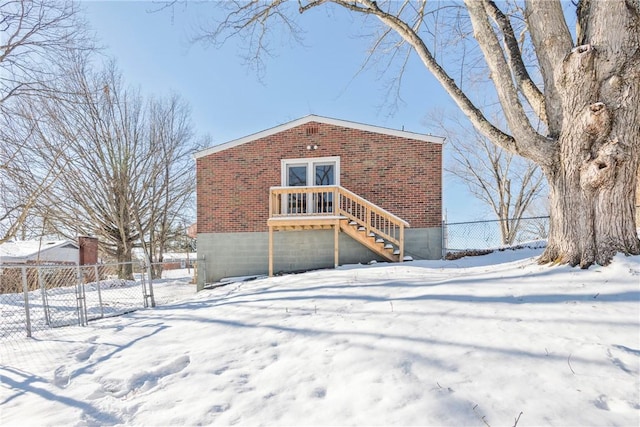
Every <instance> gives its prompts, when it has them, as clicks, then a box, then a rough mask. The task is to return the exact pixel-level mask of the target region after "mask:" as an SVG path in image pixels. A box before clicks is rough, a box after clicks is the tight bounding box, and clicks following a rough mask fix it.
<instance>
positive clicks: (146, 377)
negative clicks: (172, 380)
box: [94, 355, 191, 399]
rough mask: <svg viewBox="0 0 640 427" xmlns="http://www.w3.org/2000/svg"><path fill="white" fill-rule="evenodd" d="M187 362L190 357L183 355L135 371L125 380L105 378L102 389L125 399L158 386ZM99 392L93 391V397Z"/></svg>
mask: <svg viewBox="0 0 640 427" xmlns="http://www.w3.org/2000/svg"><path fill="white" fill-rule="evenodd" d="M189 364H191V358H190V357H189V356H187V355H185V356H180V357H178V358H176V359H174V360H173V361H171V362H169V363H168V364H166V365H163V366H160V367H158V368H157V369H153V370H151V371H142V372H139V373H136V374H134V375H132V376H131V377H130V378H129V379H128V380H126V381H122V380H109V379H105V380H103V382H102V391H103V392H104V393H106V394H109V395H111V396H113V397H116V398H122V399H127V398H129V397H131V396H133V395H136V394H140V393H145V392H148V391H150V390H153V389H154V388H156V387H158V385H159V383H160V381H161V380H162V379H163V378H165V377H169V376H171V375H175V374H177V373H179V372H181V371H183V370H184V369H185V368H186V367H187V366H189ZM101 394H102V393H97V394H96V393H94V398H98V397H100V395H101Z"/></svg>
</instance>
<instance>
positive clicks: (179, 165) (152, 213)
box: [134, 96, 195, 277]
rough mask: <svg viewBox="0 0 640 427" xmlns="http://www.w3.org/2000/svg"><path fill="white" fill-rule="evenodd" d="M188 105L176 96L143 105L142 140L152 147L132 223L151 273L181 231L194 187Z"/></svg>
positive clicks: (157, 271)
mask: <svg viewBox="0 0 640 427" xmlns="http://www.w3.org/2000/svg"><path fill="white" fill-rule="evenodd" d="M189 114H190V112H189V108H188V106H187V105H186V104H185V103H184V102H183V101H181V100H180V99H179V98H178V97H177V96H172V97H171V98H169V99H166V100H162V99H152V100H150V101H149V103H148V108H147V120H146V121H147V133H146V136H145V137H146V139H147V144H148V145H149V147H153V152H154V155H153V156H149V157H148V160H149V164H148V166H146V167H145V168H144V169H143V170H139V171H138V172H140V173H139V174H137V176H136V181H139V182H140V185H136V186H135V187H136V188H139V189H140V190H141V191H139V192H137V193H136V194H134V197H135V198H136V199H137V200H136V202H135V203H134V204H135V205H136V206H139V208H138V209H136V210H135V219H136V226H137V229H138V231H139V233H140V235H141V245H142V247H143V249H144V252H145V256H146V258H147V259H148V260H149V261H151V262H155V263H158V264H156V265H155V266H153V271H152V273H153V276H154V277H160V276H161V274H162V264H161V263H162V260H163V255H164V252H165V251H166V249H167V245H168V244H169V242H170V241H172V240H174V239H175V238H176V236H177V235H179V234H180V233H181V228H180V227H181V226H182V225H181V224H182V223H183V222H184V221H185V220H186V218H187V217H186V216H185V210H188V204H189V203H190V202H192V199H191V196H192V195H193V194H194V191H195V171H194V168H193V162H192V161H191V153H192V151H191V148H192V147H191V145H190V141H191V140H192V138H193V132H192V130H191V124H190V120H189Z"/></svg>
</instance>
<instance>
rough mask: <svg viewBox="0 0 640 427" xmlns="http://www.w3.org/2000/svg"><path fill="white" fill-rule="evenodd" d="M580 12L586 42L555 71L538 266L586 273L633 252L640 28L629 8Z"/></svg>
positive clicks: (639, 145) (593, 5) (597, 6)
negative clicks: (554, 126)
mask: <svg viewBox="0 0 640 427" xmlns="http://www.w3.org/2000/svg"><path fill="white" fill-rule="evenodd" d="M587 9H588V10H587ZM580 10H582V16H581V15H580V13H579V16H578V19H579V27H580V30H581V33H579V34H578V37H579V40H583V41H585V42H586V43H585V44H583V45H580V46H577V47H575V48H573V49H572V50H571V52H569V53H568V55H566V57H565V58H564V59H563V62H562V64H561V65H560V66H559V67H557V69H556V72H555V76H556V81H555V89H556V90H557V91H558V93H559V95H560V96H559V98H560V100H561V103H560V107H561V124H562V125H561V128H560V135H559V137H558V146H559V150H558V155H557V159H556V161H555V162H554V163H553V164H552V165H551V167H546V168H544V170H545V173H546V176H547V178H548V181H549V188H550V209H551V211H550V212H551V224H550V235H549V244H548V246H547V249H546V251H545V253H544V254H543V256H542V257H541V259H540V261H541V262H557V263H569V264H570V265H580V266H581V267H583V268H586V267H588V266H590V265H591V264H593V263H594V262H595V263H598V264H600V265H606V264H608V263H609V261H610V260H611V258H612V257H613V255H615V253H616V252H623V253H626V254H639V253H640V241H639V240H638V235H637V231H636V228H635V227H636V226H635V218H634V213H635V205H634V200H635V192H636V188H637V175H636V174H637V170H638V166H639V159H638V158H639V150H640V108H639V106H640V29H639V16H638V7H637V3H634V2H632V1H624V0H620V1H610V2H603V1H582V2H581V4H580V7H579V12H580ZM534 160H535V159H534Z"/></svg>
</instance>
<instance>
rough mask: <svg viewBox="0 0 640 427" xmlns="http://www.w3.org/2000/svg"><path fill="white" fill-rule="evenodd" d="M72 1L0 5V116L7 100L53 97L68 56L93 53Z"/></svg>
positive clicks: (19, 0)
mask: <svg viewBox="0 0 640 427" xmlns="http://www.w3.org/2000/svg"><path fill="white" fill-rule="evenodd" d="M80 17H81V15H80V14H79V10H78V4H77V3H76V2H71V1H49V0H2V1H0V33H2V37H1V38H0V76H1V78H0V111H2V112H3V113H6V110H5V109H6V107H7V102H8V101H9V100H10V99H12V98H22V97H25V96H32V95H38V96H42V95H43V94H48V95H50V96H54V95H56V94H57V93H58V90H59V89H58V83H59V81H60V79H61V78H63V77H64V67H63V66H62V65H63V64H64V62H65V59H66V56H67V53H69V52H78V51H87V50H89V51H90V50H92V49H93V44H92V42H91V40H90V39H89V38H88V37H87V35H86V29H85V25H84V23H83V22H82V20H81V19H80Z"/></svg>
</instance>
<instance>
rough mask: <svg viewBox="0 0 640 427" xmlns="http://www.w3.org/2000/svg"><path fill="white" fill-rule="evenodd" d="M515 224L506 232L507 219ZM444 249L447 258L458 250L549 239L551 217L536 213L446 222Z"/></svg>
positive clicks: (488, 248)
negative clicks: (510, 217)
mask: <svg viewBox="0 0 640 427" xmlns="http://www.w3.org/2000/svg"><path fill="white" fill-rule="evenodd" d="M507 221H510V225H511V226H514V227H513V228H512V231H511V235H510V236H507V237H505V238H503V235H506V234H507V233H505V231H504V229H505V227H504V225H505V222H507ZM442 234H443V244H442V247H443V252H444V256H445V258H447V257H451V256H452V254H456V253H468V252H489V251H491V250H494V249H500V248H505V247H511V246H519V245H524V244H527V243H531V242H534V241H540V240H546V239H547V237H548V236H549V217H548V216H537V217H529V218H520V220H519V221H518V222H515V221H514V220H502V221H501V220H493V221H471V222H455V223H445V224H443V233H442Z"/></svg>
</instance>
